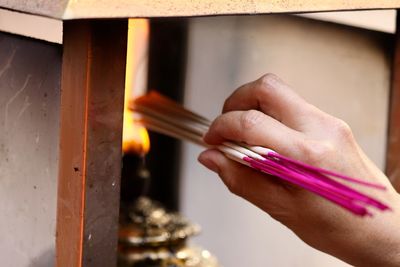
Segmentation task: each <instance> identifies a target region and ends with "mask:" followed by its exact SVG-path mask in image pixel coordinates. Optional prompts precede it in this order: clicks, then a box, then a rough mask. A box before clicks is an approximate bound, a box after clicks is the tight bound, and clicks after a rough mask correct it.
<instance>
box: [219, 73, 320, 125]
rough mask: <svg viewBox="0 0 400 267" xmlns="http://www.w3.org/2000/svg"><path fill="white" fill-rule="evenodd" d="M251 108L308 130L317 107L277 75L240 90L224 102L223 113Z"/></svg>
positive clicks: (249, 84)
mask: <svg viewBox="0 0 400 267" xmlns="http://www.w3.org/2000/svg"><path fill="white" fill-rule="evenodd" d="M250 109H256V110H260V111H262V112H264V113H266V114H268V115H270V116H271V117H273V118H275V119H276V120H278V121H281V122H282V123H283V124H285V125H287V126H289V127H291V128H293V129H296V130H299V131H302V130H305V128H306V126H307V123H308V122H309V121H310V115H313V114H316V110H317V109H316V108H315V107H314V106H312V105H310V104H308V103H307V102H306V101H305V100H304V99H303V98H301V97H300V96H299V95H297V94H296V93H295V92H294V91H293V90H292V89H291V88H290V87H289V86H288V85H287V84H285V83H284V82H283V81H282V80H281V79H279V78H278V77H277V76H275V75H274V74H266V75H264V76H263V77H261V78H260V79H258V80H256V81H254V82H251V83H248V84H246V85H244V86H242V87H240V88H239V89H237V90H236V91H235V92H234V93H233V94H232V95H231V96H230V97H229V98H228V99H227V100H226V101H225V104H224V108H223V112H229V111H232V110H250Z"/></svg>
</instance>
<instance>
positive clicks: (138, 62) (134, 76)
mask: <svg viewBox="0 0 400 267" xmlns="http://www.w3.org/2000/svg"><path fill="white" fill-rule="evenodd" d="M148 36H149V22H148V20H147V19H130V20H129V27H128V49H127V60H126V80H125V101H124V124H123V131H122V132H123V134H122V150H123V151H124V152H125V153H127V152H133V153H136V154H141V155H143V154H146V153H147V152H148V151H149V150H150V139H149V134H148V132H147V130H146V128H144V127H143V126H142V125H140V124H138V123H136V122H134V115H133V112H132V111H131V110H129V108H128V106H129V102H130V101H131V100H132V99H134V98H135V97H137V96H140V95H142V94H144V93H145V88H146V78H147V75H146V74H147V73H146V71H147V53H148V50H147V47H148Z"/></svg>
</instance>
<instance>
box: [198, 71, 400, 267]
mask: <svg viewBox="0 0 400 267" xmlns="http://www.w3.org/2000/svg"><path fill="white" fill-rule="evenodd" d="M226 140H231V141H238V142H245V143H247V144H250V145H260V146H264V147H268V148H271V149H273V150H275V151H276V152H278V153H280V154H282V155H285V156H289V157H292V158H294V159H298V160H301V161H303V162H305V163H308V164H311V165H314V166H318V167H322V168H326V169H329V170H332V171H336V172H340V173H343V174H346V175H349V176H353V177H358V178H360V177H362V178H363V179H365V180H368V181H371V182H376V183H380V184H383V185H385V186H386V187H387V190H386V191H383V192H381V191H377V190H371V189H367V190H366V189H365V188H362V187H357V186H356V187H355V188H356V189H358V190H360V191H363V192H365V193H367V194H369V195H370V196H373V197H375V198H378V199H379V200H381V201H382V202H384V203H386V204H388V205H389V206H390V207H391V208H392V211H388V212H383V213H381V212H375V216H373V217H364V218H361V217H358V216H354V215H353V214H351V213H349V212H348V211H346V210H344V209H342V208H341V207H338V206H336V205H334V204H332V203H330V202H329V201H327V200H325V199H323V198H321V197H319V196H317V195H314V194H312V193H310V192H308V191H306V190H303V189H301V188H299V187H296V186H294V185H291V184H288V183H286V182H283V181H281V180H278V179H277V178H276V177H272V176H267V175H265V174H261V173H259V172H256V171H255V170H252V169H250V168H248V167H246V166H243V165H240V164H238V163H236V162H234V161H232V160H230V159H228V158H226V157H225V156H224V155H223V154H222V153H221V152H219V151H217V150H213V149H209V150H206V151H204V152H203V153H201V154H200V156H199V161H200V162H201V163H202V164H203V165H205V166H206V167H207V168H209V169H210V170H212V171H214V172H216V173H217V174H218V175H219V176H220V177H221V179H222V181H223V182H224V183H225V184H226V186H227V187H228V189H229V190H230V191H231V192H232V193H234V194H236V195H238V196H240V197H242V198H244V199H246V200H247V201H249V202H251V203H253V204H254V205H256V206H257V207H259V208H260V209H262V210H263V211H265V212H266V213H268V214H269V215H270V216H271V217H273V218H274V219H276V220H278V221H279V222H281V223H282V224H284V225H286V226H287V227H288V228H289V229H291V230H292V231H293V232H294V233H295V234H296V235H297V236H298V237H299V238H301V239H302V240H303V241H304V242H306V243H307V244H309V245H310V246H312V247H314V248H316V249H318V250H320V251H323V252H326V253H328V254H331V255H333V256H335V257H337V258H339V259H341V260H343V261H345V262H347V263H349V264H352V265H355V266H374V267H375V266H400V229H399V228H400V196H399V194H398V193H397V192H396V190H395V189H394V188H393V187H392V185H391V184H390V182H389V180H388V178H387V177H386V176H385V175H384V174H383V173H382V172H381V171H380V170H379V169H378V168H377V167H376V166H375V165H374V163H372V161H371V160H370V159H369V158H368V157H367V156H366V155H365V153H364V152H363V151H362V150H361V148H360V147H359V145H358V144H357V142H356V140H355V139H354V136H353V134H352V132H351V129H350V127H349V126H348V125H347V124H346V123H345V122H343V121H342V120H340V119H338V118H335V117H333V116H331V115H329V114H327V113H324V112H323V111H321V110H319V109H318V108H316V107H315V106H313V105H311V104H310V103H307V102H306V101H305V100H304V99H302V98H301V97H300V96H299V95H297V94H296V93H295V92H294V91H293V90H292V89H291V88H290V87H289V86H288V85H287V84H285V83H284V82H283V81H282V80H280V79H279V78H278V77H277V76H275V75H273V74H267V75H264V76H263V77H261V78H260V79H258V80H256V81H254V82H250V83H248V84H245V85H243V86H242V87H240V88H239V89H237V90H236V91H235V92H234V93H233V94H232V95H231V96H230V97H229V98H228V99H227V100H226V101H225V104H224V107H223V112H222V115H220V116H219V117H217V118H216V119H215V120H214V122H213V123H212V125H211V127H210V129H209V131H208V132H207V133H206V134H205V136H204V141H205V142H206V143H208V144H210V145H218V144H220V143H222V142H224V141H226ZM371 211H372V210H371Z"/></svg>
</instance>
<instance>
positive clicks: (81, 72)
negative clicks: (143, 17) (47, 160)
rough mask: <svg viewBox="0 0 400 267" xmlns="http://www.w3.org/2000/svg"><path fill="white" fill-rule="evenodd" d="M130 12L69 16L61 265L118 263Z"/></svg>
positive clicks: (59, 241)
mask: <svg viewBox="0 0 400 267" xmlns="http://www.w3.org/2000/svg"><path fill="white" fill-rule="evenodd" d="M127 31H128V21H127V20H77V21H67V22H65V23H64V41H63V62H62V79H61V128H60V129H61V130H60V131H61V132H60V138H61V140H60V158H59V161H60V165H59V166H60V167H59V180H58V203H57V205H58V207H57V237H56V248H57V252H56V256H57V259H56V261H57V266H59V267H64V266H65V267H73V266H85V267H90V266H96V267H97V266H115V265H116V249H117V230H118V214H119V191H120V188H119V187H120V175H121V155H122V149H121V142H122V118H123V103H124V101H123V100H124V99H123V98H124V85H125V64H126V46H127Z"/></svg>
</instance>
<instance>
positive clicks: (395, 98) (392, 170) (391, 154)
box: [386, 11, 400, 191]
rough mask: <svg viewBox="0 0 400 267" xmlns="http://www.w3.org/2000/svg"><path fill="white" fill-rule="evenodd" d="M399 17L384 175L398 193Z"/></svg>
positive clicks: (399, 109) (399, 154)
mask: <svg viewBox="0 0 400 267" xmlns="http://www.w3.org/2000/svg"><path fill="white" fill-rule="evenodd" d="M399 27H400V16H399V11H397V30H396V41H395V42H396V44H395V52H394V60H393V67H392V77H393V78H392V88H391V93H390V109H389V136H388V144H387V156H386V174H387V176H388V177H389V179H390V180H391V181H392V183H393V185H394V187H395V188H396V189H397V191H400V30H399Z"/></svg>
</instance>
